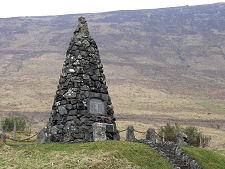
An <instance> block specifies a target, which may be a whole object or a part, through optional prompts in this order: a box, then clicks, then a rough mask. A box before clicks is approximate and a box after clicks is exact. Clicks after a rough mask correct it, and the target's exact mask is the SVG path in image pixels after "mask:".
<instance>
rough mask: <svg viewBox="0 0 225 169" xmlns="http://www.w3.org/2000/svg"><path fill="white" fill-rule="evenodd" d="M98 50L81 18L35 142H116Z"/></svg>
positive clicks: (114, 127) (113, 120)
mask: <svg viewBox="0 0 225 169" xmlns="http://www.w3.org/2000/svg"><path fill="white" fill-rule="evenodd" d="M115 121H116V119H115V117H114V111H113V106H112V102H111V99H110V96H109V94H108V89H107V86H106V79H105V75H104V73H103V65H102V63H101V59H100V56H99V51H98V47H97V45H96V42H95V41H94V39H93V38H92V37H91V36H90V35H89V31H88V25H87V22H86V19H85V18H84V17H82V16H81V17H79V19H78V26H77V29H76V30H75V32H74V35H73V37H72V39H71V42H70V44H69V48H68V50H67V52H66V59H65V61H64V64H63V68H62V73H61V75H60V79H59V84H58V89H57V91H56V95H55V98H54V103H53V106H52V112H51V117H50V119H49V122H48V124H47V126H46V127H45V128H43V129H42V130H41V131H40V132H39V134H38V136H37V142H38V143H46V142H90V141H103V140H119V134H118V131H117V129H116V123H115Z"/></svg>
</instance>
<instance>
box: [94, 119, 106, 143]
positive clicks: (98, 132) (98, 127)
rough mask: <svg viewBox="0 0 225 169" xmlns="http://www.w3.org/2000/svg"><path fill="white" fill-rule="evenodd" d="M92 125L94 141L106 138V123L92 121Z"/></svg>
mask: <svg viewBox="0 0 225 169" xmlns="http://www.w3.org/2000/svg"><path fill="white" fill-rule="evenodd" d="M92 127H93V139H94V141H105V140H106V124H105V123H94V124H93V125H92Z"/></svg>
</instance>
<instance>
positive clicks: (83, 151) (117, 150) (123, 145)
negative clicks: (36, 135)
mask: <svg viewBox="0 0 225 169" xmlns="http://www.w3.org/2000/svg"><path fill="white" fill-rule="evenodd" d="M0 166H1V167H6V168H9V167H12V168H123V169H124V168H154V169H156V168H168V169H170V168H172V167H171V166H170V164H169V163H168V162H167V161H166V160H164V159H163V158H162V157H160V155H159V154H158V153H157V152H156V151H155V150H153V149H151V148H150V147H148V146H147V145H144V144H139V143H130V142H118V141H106V142H92V143H84V144H44V145H31V146H27V147H22V148H6V146H5V147H4V148H3V149H0Z"/></svg>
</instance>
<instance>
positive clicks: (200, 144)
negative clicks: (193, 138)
mask: <svg viewBox="0 0 225 169" xmlns="http://www.w3.org/2000/svg"><path fill="white" fill-rule="evenodd" d="M199 142H200V143H199V146H200V147H201V148H202V136H200V139H199Z"/></svg>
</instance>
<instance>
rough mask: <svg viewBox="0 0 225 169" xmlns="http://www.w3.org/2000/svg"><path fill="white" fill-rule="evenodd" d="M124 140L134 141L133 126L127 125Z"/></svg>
mask: <svg viewBox="0 0 225 169" xmlns="http://www.w3.org/2000/svg"><path fill="white" fill-rule="evenodd" d="M126 141H136V138H135V136H134V126H128V128H127V133H126Z"/></svg>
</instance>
